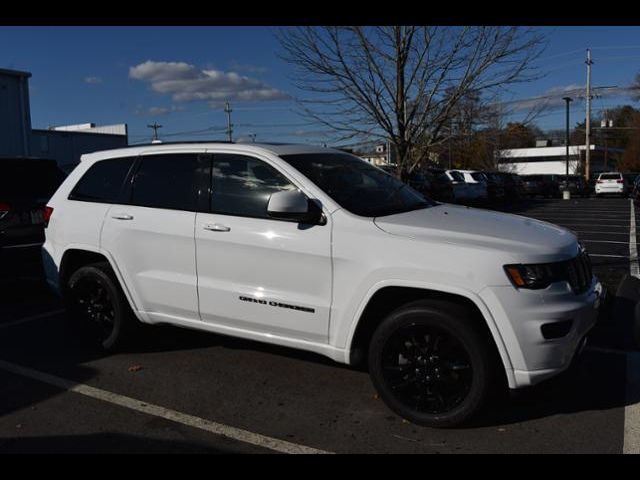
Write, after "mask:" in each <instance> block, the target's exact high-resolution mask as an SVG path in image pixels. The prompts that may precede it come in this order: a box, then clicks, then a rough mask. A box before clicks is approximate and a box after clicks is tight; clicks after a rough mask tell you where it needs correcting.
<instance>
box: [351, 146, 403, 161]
mask: <svg viewBox="0 0 640 480" xmlns="http://www.w3.org/2000/svg"><path fill="white" fill-rule="evenodd" d="M358 156H359V157H360V158H362V159H363V160H366V161H367V162H369V163H372V164H374V165H388V164H390V163H395V160H396V154H395V150H394V149H393V148H390V147H389V145H388V144H386V145H385V144H378V145H375V146H374V147H373V148H372V149H370V150H367V151H364V152H360V153H359V154H358Z"/></svg>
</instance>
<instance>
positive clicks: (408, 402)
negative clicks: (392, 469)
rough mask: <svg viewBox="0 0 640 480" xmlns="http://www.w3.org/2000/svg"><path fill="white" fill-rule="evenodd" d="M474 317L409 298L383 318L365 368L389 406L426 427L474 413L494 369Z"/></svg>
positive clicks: (446, 304)
mask: <svg viewBox="0 0 640 480" xmlns="http://www.w3.org/2000/svg"><path fill="white" fill-rule="evenodd" d="M478 321H481V320H478V319H477V318H472V315H471V314H470V313H469V312H468V310H466V309H464V308H461V307H460V306H458V305H456V304H452V303H449V302H443V301H418V302H414V303H411V304H409V305H406V306H404V307H402V308H400V309H398V310H396V311H394V312H393V313H391V314H390V315H389V316H388V317H387V318H385V319H384V320H383V322H382V323H381V324H380V326H379V327H378V328H377V330H376V331H375V333H374V334H373V337H372V339H371V345H370V348H369V373H370V375H371V379H372V381H373V384H374V386H375V387H376V389H377V390H378V392H379V394H380V396H381V398H382V399H383V400H384V401H385V403H386V404H387V405H388V406H389V408H391V410H393V411H394V412H396V413H397V414H398V415H400V416H402V417H404V418H406V419H407V420H409V421H411V422H413V423H415V424H418V425H424V426H429V427H453V426H457V425H460V424H462V423H464V422H466V421H468V420H469V419H471V417H473V416H474V415H476V414H477V413H478V411H479V410H480V409H481V408H482V406H483V404H484V403H485V400H486V399H487V397H488V395H489V391H490V389H491V385H492V384H493V380H494V378H496V377H495V376H494V374H495V373H496V371H497V369H496V365H495V357H494V355H493V354H492V351H491V346H490V343H489V340H488V339H487V338H486V337H487V335H486V334H484V332H483V331H482V330H481V329H480V328H479V327H480V325H478Z"/></svg>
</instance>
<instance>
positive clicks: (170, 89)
mask: <svg viewBox="0 0 640 480" xmlns="http://www.w3.org/2000/svg"><path fill="white" fill-rule="evenodd" d="M541 31H542V32H544V33H545V34H546V35H547V40H548V46H547V48H546V50H545V52H544V53H543V54H542V56H541V60H540V61H539V62H538V65H539V67H540V73H543V74H545V76H544V78H541V79H539V80H536V81H535V82H533V83H528V84H522V85H518V86H517V87H514V88H513V93H512V94H511V96H510V97H508V98H507V99H509V98H512V99H523V98H529V97H536V96H542V95H547V94H549V92H552V93H556V94H557V95H558V98H561V97H562V96H564V95H562V89H563V88H565V87H573V88H577V87H581V86H584V84H585V81H586V80H585V78H586V71H585V64H584V60H585V55H586V48H587V47H591V48H592V49H593V60H594V65H593V84H594V85H596V86H597V85H607V86H609V85H617V86H625V85H628V84H629V83H630V82H631V81H632V80H633V77H634V76H635V74H636V73H638V72H639V71H640V27H544V28H541ZM278 51H279V45H278V42H277V40H276V39H275V37H274V29H273V28H271V27H90V28H88V27H87V28H85V27H2V28H1V29H0V68H14V69H19V70H26V71H29V72H32V74H33V77H32V78H31V80H30V82H31V83H30V86H31V114H32V124H33V126H34V128H46V127H48V126H51V125H64V124H71V123H84V122H95V123H97V124H112V123H125V122H126V123H128V124H129V134H130V141H131V142H132V143H135V142H141V141H145V140H148V139H149V137H150V131H149V129H148V128H146V125H147V124H148V123H153V122H154V121H157V122H158V123H160V124H162V125H163V126H164V127H163V128H162V129H161V130H160V134H161V135H163V134H164V135H167V134H174V133H180V132H195V133H191V134H183V135H174V136H171V135H169V136H168V137H166V138H167V139H169V137H171V139H175V140H177V139H199V138H200V139H203V138H212V135H214V138H216V137H217V138H224V135H223V133H222V131H221V130H218V131H216V132H214V133H213V134H212V133H207V134H206V135H208V136H206V137H205V136H204V135H203V134H201V133H199V131H202V130H204V129H207V128H212V127H213V128H218V129H220V128H223V127H224V126H225V124H226V116H225V113H224V112H223V111H222V104H221V100H220V99H221V98H223V97H230V98H231V99H232V107H233V109H234V112H233V122H234V124H236V128H235V136H236V137H244V138H247V136H248V134H250V133H254V134H256V139H257V140H265V141H266V140H273V141H296V142H306V141H308V142H314V143H322V142H323V141H326V140H327V137H326V135H324V134H321V132H322V131H323V130H325V128H324V127H322V126H314V125H307V124H306V123H307V121H306V120H305V119H303V118H300V117H299V116H297V115H296V114H295V112H294V111H293V109H292V107H293V102H292V101H291V100H288V99H287V97H288V96H290V95H296V94H297V92H296V90H295V88H294V86H293V85H292V84H291V82H290V80H289V79H288V77H287V74H288V73H289V72H290V67H289V66H288V65H287V64H286V63H285V62H284V61H282V60H281V59H280V58H278V55H277V53H278ZM159 67H162V68H159ZM132 68H133V70H132ZM167 68H170V69H171V70H172V71H174V72H176V73H177V75H178V77H177V78H189V79H191V80H194V81H195V82H196V83H198V82H200V81H208V82H215V85H216V88H218V86H219V88H220V89H221V90H220V92H222V93H219V95H218V94H215V93H209V94H207V95H205V96H203V94H202V93H201V92H200V91H198V90H197V89H195V90H194V91H192V92H189V91H187V92H185V91H183V89H182V85H183V84H180V83H177V84H174V83H172V82H171V81H168V80H169V79H167V78H165V77H163V75H164V73H163V72H164V71H165V70H166V69H167ZM205 71H206V72H209V74H211V75H209V77H207V78H206V79H204V80H203V72H205ZM242 77H246V78H242ZM212 78H213V79H214V80H212ZM191 85H193V83H192V84H191ZM233 85H240V86H241V88H240V89H239V90H238V89H237V88H236V89H234V88H231V87H230V86H233ZM228 88H231V89H228ZM209 90H210V89H209ZM558 92H560V93H558ZM628 102H629V99H628V98H626V97H624V96H621V95H616V96H602V97H600V98H596V99H594V102H593V108H594V116H595V117H598V116H599V115H600V114H601V112H602V111H603V110H604V109H605V108H607V107H611V106H615V105H618V104H622V103H628ZM513 119H518V114H517V113H516V114H514V117H513ZM581 119H584V102H583V101H580V100H578V101H576V102H574V103H573V104H572V123H573V120H575V121H579V120H581ZM537 123H538V124H539V125H540V126H541V127H543V128H563V126H564V111H563V109H562V107H561V106H560V107H559V108H555V109H551V110H549V111H546V112H545V113H544V114H543V115H541V116H540V117H538V119H537Z"/></svg>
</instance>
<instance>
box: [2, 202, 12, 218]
mask: <svg viewBox="0 0 640 480" xmlns="http://www.w3.org/2000/svg"><path fill="white" fill-rule="evenodd" d="M10 211H11V205H10V204H8V203H5V202H0V219H2V218H4V217H5V215H6V214H7V213H9V212H10Z"/></svg>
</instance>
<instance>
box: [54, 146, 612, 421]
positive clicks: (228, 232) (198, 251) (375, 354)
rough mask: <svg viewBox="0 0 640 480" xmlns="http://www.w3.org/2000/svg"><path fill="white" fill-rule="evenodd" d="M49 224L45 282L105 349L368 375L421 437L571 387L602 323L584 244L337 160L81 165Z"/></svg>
mask: <svg viewBox="0 0 640 480" xmlns="http://www.w3.org/2000/svg"><path fill="white" fill-rule="evenodd" d="M46 222H47V229H46V242H45V244H44V247H43V259H44V263H45V269H46V273H47V279H48V282H49V284H50V285H51V286H52V288H54V289H55V290H56V291H57V292H59V293H60V294H62V296H63V298H64V300H65V303H66V305H67V306H68V309H69V312H70V315H69V317H70V318H71V319H73V322H74V323H73V325H76V326H77V328H78V329H81V330H83V331H86V332H89V333H91V334H92V335H94V337H93V338H94V340H95V342H96V346H98V347H99V348H102V349H104V350H113V349H116V348H117V347H119V346H120V345H122V342H124V341H126V340H127V335H129V334H130V333H131V331H132V329H134V328H135V326H136V325H138V324H139V322H142V323H147V324H172V325H178V326H182V327H189V328H195V329H200V330H205V331H209V332H216V333H219V334H225V335H232V336H237V337H243V338H247V339H253V340H258V341H262V342H268V343H273V344H278V345H285V346H288V347H294V348H298V349H303V350H309V351H312V352H317V353H320V354H322V355H325V356H327V357H330V358H332V359H333V360H335V361H337V362H341V363H346V364H358V363H360V362H363V361H365V360H367V361H368V369H369V372H370V375H371V378H372V381H373V383H374V385H375V387H376V388H377V390H378V392H379V393H380V396H381V398H382V399H383V400H384V401H385V402H386V403H387V405H388V406H389V407H390V408H391V409H392V410H394V411H395V412H397V413H398V414H399V415H401V416H403V417H405V418H407V419H409V420H410V421H412V422H415V423H418V424H422V425H430V426H452V425H457V424H460V423H461V422H464V421H466V420H468V419H469V418H470V417H471V416H472V415H473V414H475V413H476V412H477V411H478V410H479V409H480V407H481V406H482V404H483V403H484V402H485V400H487V398H488V397H489V395H490V394H492V392H494V391H495V389H496V388H498V387H499V386H500V385H501V384H503V382H506V384H508V386H509V387H510V388H512V389H515V388H519V387H525V386H528V385H532V384H536V383H538V382H539V381H541V380H544V379H546V378H549V377H551V376H553V375H555V374H557V373H559V372H561V371H563V370H565V369H566V368H567V367H568V366H569V365H570V363H571V361H572V358H573V357H574V355H575V354H576V352H577V351H578V350H579V349H580V348H581V346H582V345H583V344H584V339H585V336H586V334H587V332H588V331H589V329H590V328H591V327H592V326H593V324H594V322H595V320H596V315H597V312H598V309H599V305H600V303H601V295H602V287H601V285H600V283H599V282H598V280H597V279H596V278H595V277H594V276H593V275H592V273H591V268H590V264H589V259H588V257H587V255H586V253H585V252H584V250H583V249H582V248H581V246H580V245H579V244H578V242H577V240H576V237H575V236H574V235H573V234H572V233H571V232H569V231H567V230H565V229H563V228H560V227H557V226H555V225H552V224H549V223H545V222H540V221H537V220H533V219H530V218H525V217H520V216H516V215H507V214H502V213H496V212H490V211H484V210H476V209H471V208H467V207H461V206H455V205H448V204H440V203H437V202H434V201H431V200H429V199H426V198H424V197H422V196H421V195H420V194H419V193H417V192H415V191H414V190H412V189H411V187H409V186H407V185H405V184H404V183H402V182H400V181H399V180H397V179H395V178H394V177H392V176H391V175H388V174H386V173H385V172H383V171H381V170H380V169H378V168H376V167H374V166H372V165H370V164H368V163H367V162H365V161H363V160H361V159H359V158H357V157H355V156H353V155H350V154H347V153H344V152H341V151H338V150H332V149H328V148H319V147H307V146H300V145H269V144H264V145H261V144H232V143H228V144H225V143H202V144H189V143H187V144H159V145H149V146H139V147H132V148H125V149H121V150H112V151H105V152H97V153H92V154H88V155H84V156H83V157H82V161H81V162H80V164H79V165H78V166H77V167H76V168H75V170H73V172H72V173H71V174H70V175H69V177H68V178H67V179H66V181H65V182H64V183H63V184H62V186H61V187H60V188H59V189H58V191H57V192H56V193H55V195H54V196H53V198H52V199H51V200H50V202H49V205H48V207H47V210H46ZM238 373H239V374H240V373H241V372H238Z"/></svg>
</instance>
